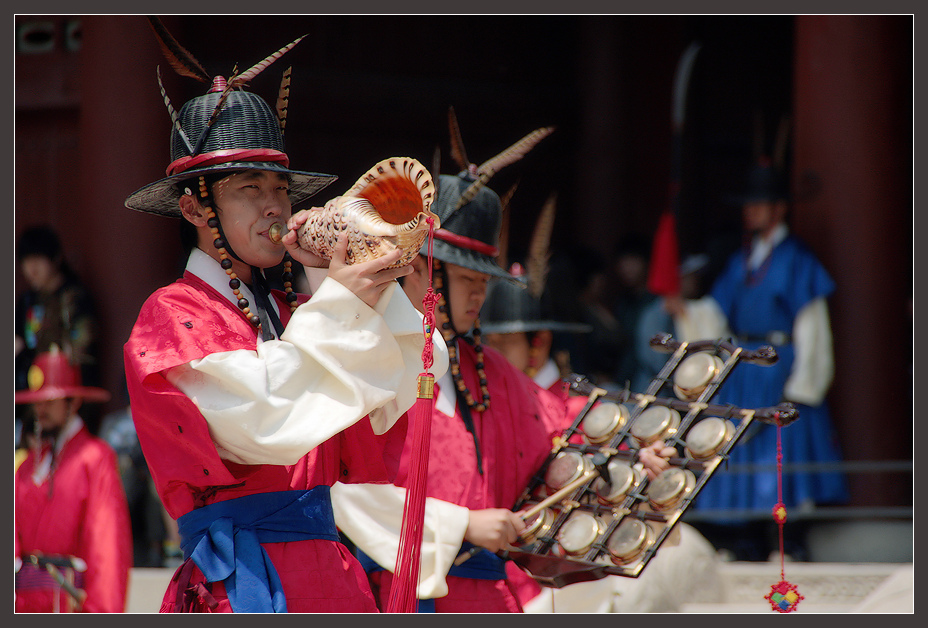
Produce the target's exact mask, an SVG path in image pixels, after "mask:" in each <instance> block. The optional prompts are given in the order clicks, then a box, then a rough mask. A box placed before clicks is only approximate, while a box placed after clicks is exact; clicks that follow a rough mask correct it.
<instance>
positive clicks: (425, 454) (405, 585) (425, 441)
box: [387, 218, 438, 613]
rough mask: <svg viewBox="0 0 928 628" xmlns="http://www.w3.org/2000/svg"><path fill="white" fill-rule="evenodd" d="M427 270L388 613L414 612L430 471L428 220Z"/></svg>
mask: <svg viewBox="0 0 928 628" xmlns="http://www.w3.org/2000/svg"><path fill="white" fill-rule="evenodd" d="M427 221H428V225H429V235H428V270H429V287H428V290H427V291H426V293H425V296H424V297H423V298H422V305H423V311H424V313H425V314H424V317H423V319H422V333H423V335H424V336H425V346H424V347H423V349H422V365H423V372H422V373H420V374H419V391H418V395H417V397H418V398H417V400H416V406H415V413H414V414H413V441H412V448H411V450H410V462H409V475H408V479H409V480H408V482H407V486H406V500H405V503H404V504H403V524H402V528H401V530H400V544H399V551H398V552H397V555H396V566H395V568H394V570H393V573H394V578H393V587H392V588H391V589H390V599H389V601H388V602H387V612H388V613H415V612H416V608H417V600H416V589H417V588H418V584H419V561H420V557H421V553H422V533H423V527H424V520H425V496H426V495H425V485H426V479H427V478H428V471H429V441H430V439H431V431H432V406H433V404H434V396H435V395H434V387H435V377H434V376H433V375H432V373H431V372H430V371H429V369H431V368H432V357H433V356H432V330H433V329H435V304H436V303H437V302H438V295H436V294H435V292H434V290H433V289H432V242H433V231H434V227H435V222H434V220H433V219H432V218H428V219H427Z"/></svg>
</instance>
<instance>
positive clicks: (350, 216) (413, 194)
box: [297, 157, 440, 266]
mask: <svg viewBox="0 0 928 628" xmlns="http://www.w3.org/2000/svg"><path fill="white" fill-rule="evenodd" d="M434 191H435V184H434V183H433V181H432V175H431V174H429V171H428V170H426V169H425V167H424V166H423V165H422V164H421V163H419V162H418V161H417V160H415V159H413V158H411V157H391V158H389V159H384V160H383V161H381V162H379V163H377V164H376V165H374V167H373V168H371V169H370V170H368V171H367V172H366V173H364V175H362V176H361V177H360V178H359V179H358V180H357V181H356V182H355V184H354V185H353V186H352V187H351V188H350V189H349V190H348V191H347V192H345V193H344V194H343V195H342V196H338V197H336V198H334V199H332V200H330V201H329V202H328V203H326V204H325V206H324V207H322V208H318V207H314V208H312V209H310V210H309V211H310V217H309V218H308V219H307V220H306V222H305V223H304V224H303V225H302V226H301V227H300V228H299V230H298V231H297V235H298V237H297V242H298V243H299V245H300V247H302V248H304V249H307V250H309V251H311V252H313V253H315V254H316V255H318V256H320V257H323V258H325V259H332V254H333V252H334V250H335V243H336V241H337V240H338V236H339V234H341V233H342V232H343V231H346V232H347V233H348V252H347V254H346V259H347V262H348V263H349V264H353V263H356V262H364V261H367V260H372V259H376V258H378V257H382V256H383V255H386V254H387V253H389V252H390V251H392V250H394V249H397V248H398V249H401V250H402V251H403V255H402V257H401V258H400V259H399V261H397V262H396V263H395V264H393V265H392V266H404V265H406V264H408V263H409V262H411V261H412V259H413V258H414V257H415V256H416V255H417V254H418V252H419V249H420V248H421V247H422V244H423V243H424V242H425V238H426V237H427V236H428V230H429V224H428V219H429V218H431V219H432V220H433V221H434V227H435V228H436V229H437V228H438V227H439V226H440V220H439V218H438V216H437V215H436V214H434V213H432V212H431V211H430V207H431V205H432V200H433V197H434Z"/></svg>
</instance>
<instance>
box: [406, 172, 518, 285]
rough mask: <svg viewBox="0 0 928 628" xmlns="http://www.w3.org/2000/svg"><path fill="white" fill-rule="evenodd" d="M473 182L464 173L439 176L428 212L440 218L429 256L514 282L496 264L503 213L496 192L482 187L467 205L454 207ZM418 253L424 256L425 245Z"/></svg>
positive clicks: (512, 278)
mask: <svg viewBox="0 0 928 628" xmlns="http://www.w3.org/2000/svg"><path fill="white" fill-rule="evenodd" d="M474 180H475V179H474V177H472V176H471V175H469V174H468V173H467V172H461V173H460V174H458V175H457V176H453V175H446V174H443V175H440V176H439V185H438V199H437V200H436V201H435V202H434V203H433V204H432V211H433V212H435V213H436V214H437V215H438V217H439V218H440V219H441V228H440V229H437V230H436V231H435V239H434V242H433V245H432V255H433V256H434V257H435V259H438V260H441V261H443V262H448V263H449V264H457V265H458V266H463V267H464V268H469V269H470V270H475V271H477V272H481V273H487V274H488V275H492V276H493V277H502V278H504V279H508V280H510V281H514V282H517V283H518V280H517V279H516V278H515V277H513V276H512V275H510V274H509V273H508V272H506V270H505V269H504V268H502V267H501V266H500V265H499V264H498V263H497V261H496V258H497V256H498V255H499V232H500V227H501V225H502V213H503V211H502V205H501V204H500V198H499V196H498V195H497V194H496V192H494V191H493V190H491V189H490V188H488V187H485V186H484V187H482V188H480V190H479V191H478V192H477V194H476V196H474V198H473V199H471V201H470V202H469V203H465V204H464V205H462V206H461V207H460V208H459V207H458V201H459V200H460V199H461V196H462V195H463V194H464V191H465V190H466V189H467V188H468V187H470V185H471V183H473V182H474ZM420 253H421V254H422V255H426V254H428V242H426V244H424V245H423V247H422V249H421V250H420Z"/></svg>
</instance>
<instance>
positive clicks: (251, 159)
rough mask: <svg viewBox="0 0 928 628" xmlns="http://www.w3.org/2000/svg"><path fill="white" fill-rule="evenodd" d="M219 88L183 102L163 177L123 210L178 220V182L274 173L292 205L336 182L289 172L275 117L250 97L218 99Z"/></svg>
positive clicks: (255, 97)
mask: <svg viewBox="0 0 928 628" xmlns="http://www.w3.org/2000/svg"><path fill="white" fill-rule="evenodd" d="M223 85H224V83H221V82H220V83H218V87H217V86H216V85H214V88H213V89H212V90H211V91H210V92H209V93H207V94H205V95H203V96H198V97H197V98H194V99H192V100H190V101H188V102H187V103H186V104H184V106H183V107H182V108H181V110H180V112H179V113H178V114H177V120H176V121H175V124H174V125H173V126H172V129H171V164H170V166H168V168H167V174H168V176H167V177H165V178H164V179H161V180H159V181H156V182H154V183H151V184H149V185H146V186H144V187H142V188H140V189H139V190H137V191H135V192H133V193H132V194H130V195H129V197H128V198H126V202H125V204H126V207H128V208H130V209H135V210H138V211H143V212H148V213H152V214H160V215H163V216H180V215H181V213H180V207H179V206H178V200H179V199H180V197H181V195H182V194H183V193H184V192H183V190H181V189H180V185H179V184H181V183H182V182H184V181H187V180H189V179H191V178H196V177H198V176H199V175H207V174H219V175H222V174H225V173H228V174H232V173H235V172H241V171H244V170H250V169H256V170H267V171H270V172H279V173H281V174H284V175H286V176H287V177H288V179H289V185H290V202H291V204H293V205H297V204H298V203H300V202H301V201H304V200H306V199H307V198H309V197H310V196H312V195H313V194H315V193H316V192H318V191H319V190H321V189H322V188H324V187H326V186H327V185H329V184H330V183H332V182H333V181H335V180H336V178H337V177H336V176H335V175H331V174H321V173H316V172H303V171H300V170H291V169H290V167H289V158H288V157H287V154H286V153H285V152H284V140H283V133H282V131H281V128H280V122H279V121H278V119H277V116H276V115H275V114H274V112H273V111H271V108H270V106H268V104H267V103H266V102H264V100H263V99H262V98H261V97H260V96H258V95H256V94H253V93H251V92H246V91H243V90H233V91H231V92H229V93H228V94H226V97H225V99H224V100H223V101H222V106H221V108H220V110H219V113H218V114H216V115H215V117H214V119H213V122H212V123H211V124H210V122H209V120H210V119H211V118H213V116H214V113H215V111H216V106H217V104H218V103H219V102H220V99H221V98H222V90H221V87H222V86H223Z"/></svg>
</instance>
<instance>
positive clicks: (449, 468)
mask: <svg viewBox="0 0 928 628" xmlns="http://www.w3.org/2000/svg"><path fill="white" fill-rule="evenodd" d="M459 355H460V363H461V373H463V374H464V382H465V383H466V385H467V387H468V389H469V390H470V391H472V394H474V396H475V397H476V396H478V395H479V394H480V392H479V391H480V387H479V383H478V381H477V371H476V368H475V363H476V354H475V352H474V350H473V348H472V347H471V346H470V345H468V344H467V343H464V342H460V343H459ZM484 364H485V370H486V374H487V381H488V388H489V391H490V407H489V408H488V409H487V410H486V411H485V412H482V413H481V412H476V411H472V412H471V415H472V418H473V421H474V428H475V431H476V434H477V440H478V441H479V443H480V450H481V457H482V465H483V474H481V473H480V472H479V471H478V468H477V455H476V449H475V446H474V438H473V436H471V434H470V433H469V432H468V431H467V429H466V428H465V426H464V421H463V419H462V417H461V414H460V409H459V408H457V407H456V411H455V416H453V417H450V416H447V415H446V414H444V413H442V412H441V411H440V410H437V409H435V410H434V411H433V414H432V426H431V440H430V443H431V447H430V452H429V473H428V485H427V492H428V496H429V497H434V498H437V499H441V500H444V501H447V502H452V503H454V504H458V505H460V506H465V507H467V508H469V509H471V510H480V509H484V508H507V509H508V508H512V507H513V506H514V505H515V503H516V500H517V499H518V498H519V496H520V495H521V493H522V491H523V490H524V489H525V488H526V487H527V486H528V484H529V482H530V480H531V476H532V475H533V474H534V473H535V472H536V471H537V470H538V468H539V467H540V466H541V464H542V462H544V459H545V457H546V456H547V455H548V453H549V452H550V451H551V447H552V440H553V439H554V438H555V437H556V436H559V435H560V434H561V433H562V431H563V430H564V428H565V427H566V426H567V425H568V420H569V417H568V416H567V415H566V412H565V406H564V404H563V402H562V401H561V400H560V399H559V398H558V397H557V396H555V395H553V394H551V393H550V392H549V391H547V390H544V389H542V388H539V387H538V386H536V385H535V384H534V383H533V382H532V380H531V379H530V378H529V377H528V376H527V375H525V374H524V373H522V372H521V371H519V370H517V369H516V368H514V367H513V366H512V365H511V364H510V363H509V362H508V361H507V360H506V358H505V357H503V355H502V354H500V353H499V352H497V351H496V350H494V349H492V348H490V347H487V346H485V345H484ZM436 397H437V393H436ZM412 432H413V429H412V427H410V434H411V433H412ZM410 453H411V443H407V446H406V448H405V449H404V451H403V458H402V462H401V463H400V470H399V473H398V474H397V481H396V484H397V485H398V486H404V485H405V484H404V483H405V481H406V479H407V478H406V476H407V471H408V467H409V455H410ZM392 567H393V566H392V565H390V568H392ZM370 577H371V581H372V583H373V584H374V589H375V591H376V592H377V594H378V596H379V599H380V603H381V605H382V608H386V606H387V602H388V600H389V597H390V586H391V584H392V581H393V574H392V573H390V571H387V570H384V571H377V572H374V573H372V574H370ZM525 577H526V578H527V576H525ZM532 582H533V581H532ZM447 584H448V594H447V595H446V596H443V597H440V598H436V599H435V610H436V612H439V613H469V612H474V613H498V612H521V611H522V607H521V605H520V603H519V600H518V597H517V595H516V592H515V589H514V586H513V582H512V581H509V580H475V579H469V578H458V577H455V576H448V577H447ZM536 586H537V585H536Z"/></svg>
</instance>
